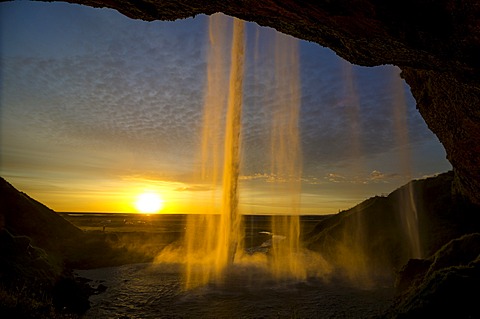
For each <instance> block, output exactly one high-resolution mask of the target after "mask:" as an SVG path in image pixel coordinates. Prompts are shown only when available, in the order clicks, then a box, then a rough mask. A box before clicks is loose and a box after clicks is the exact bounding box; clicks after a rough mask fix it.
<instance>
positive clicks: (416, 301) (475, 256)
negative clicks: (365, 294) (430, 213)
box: [387, 233, 480, 318]
mask: <svg viewBox="0 0 480 319" xmlns="http://www.w3.org/2000/svg"><path fill="white" fill-rule="evenodd" d="M419 265H421V266H420V267H419ZM478 287H480V234H479V233H474V234H468V235H465V236H462V237H460V238H458V239H454V240H452V241H450V242H449V243H448V244H446V245H445V246H443V247H442V248H441V249H440V250H439V251H437V252H436V253H435V254H434V255H433V256H431V257H430V258H427V259H424V260H417V261H414V262H412V261H410V262H409V263H408V264H407V265H405V267H404V268H403V269H402V270H401V272H400V273H399V277H398V279H397V289H398V292H399V296H398V297H397V300H396V302H395V304H394V306H393V307H392V308H391V309H390V310H389V312H388V315H387V317H389V318H427V317H429V318H480V307H479V305H478Z"/></svg>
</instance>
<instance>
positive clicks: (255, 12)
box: [68, 0, 480, 204]
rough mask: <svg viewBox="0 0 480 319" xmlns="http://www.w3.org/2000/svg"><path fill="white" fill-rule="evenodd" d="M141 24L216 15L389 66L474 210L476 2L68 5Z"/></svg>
mask: <svg viewBox="0 0 480 319" xmlns="http://www.w3.org/2000/svg"><path fill="white" fill-rule="evenodd" d="M68 2H72V3H79V4H85V5H89V6H92V7H109V8H113V9H116V10H118V11H119V12H121V13H123V14H125V15H126V16H128V17H130V18H134V19H143V20H148V21H151V20H175V19H182V18H187V17H191V16H195V15H197V14H201V13H205V14H213V13H215V12H223V13H225V14H228V15H231V16H235V17H238V18H241V19H244V20H247V21H254V22H257V23H258V24H260V25H262V26H270V27H273V28H275V29H277V30H278V31H280V32H283V33H287V34H291V35H293V36H295V37H297V38H300V39H304V40H308V41H313V42H317V43H319V44H320V45H322V46H326V47H329V48H331V49H333V50H334V51H335V52H336V53H337V54H339V55H340V56H342V57H343V58H345V59H346V60H348V61H350V62H352V63H355V64H359V65H365V66H374V65H381V64H394V65H397V66H399V67H400V68H401V69H402V70H403V71H404V72H403V76H404V78H405V80H406V82H407V83H408V84H409V85H410V87H411V90H412V93H413V95H414V97H415V98H416V99H417V105H418V109H419V111H420V113H421V115H422V116H423V118H424V119H425V121H426V123H427V125H428V126H429V128H430V129H431V130H432V131H433V132H434V133H435V134H436V135H437V136H438V138H439V139H440V141H441V143H442V144H443V145H444V147H445V149H446V151H447V154H448V159H449V160H450V161H451V163H452V165H453V166H454V171H455V174H456V191H457V192H459V193H461V194H463V195H465V196H467V197H468V198H470V199H471V200H472V201H473V202H475V203H477V204H480V191H478V190H479V189H480V188H479V186H480V169H479V167H480V165H479V158H480V146H479V143H478V142H479V137H480V135H479V133H480V111H479V107H478V102H479V100H480V72H479V71H480V58H478V57H480V22H479V21H480V20H479V18H478V17H480V2H479V1H476V0H389V1H385V0H323V1H315V2H309V1H303V0H276V1H273V0H264V1H253V0H241V1H240V0H235V1H225V0H201V1H200V0H195V1H194V0H162V1H160V0H115V1H113V0H68Z"/></svg>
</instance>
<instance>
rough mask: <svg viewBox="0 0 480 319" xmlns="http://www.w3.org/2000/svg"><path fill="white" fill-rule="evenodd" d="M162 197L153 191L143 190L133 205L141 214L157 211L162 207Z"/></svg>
mask: <svg viewBox="0 0 480 319" xmlns="http://www.w3.org/2000/svg"><path fill="white" fill-rule="evenodd" d="M163 203H164V201H163V199H162V198H161V197H160V195H159V194H157V193H154V192H145V193H142V194H140V195H138V197H137V201H136V202H135V207H136V208H137V210H138V211H139V212H140V213H142V214H154V213H158V212H159V211H160V210H161V209H162V208H163Z"/></svg>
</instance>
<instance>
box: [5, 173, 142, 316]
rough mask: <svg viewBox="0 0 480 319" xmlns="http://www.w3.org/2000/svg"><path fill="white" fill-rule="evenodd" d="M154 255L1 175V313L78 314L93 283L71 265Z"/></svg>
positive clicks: (86, 265) (97, 264) (95, 264)
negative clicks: (92, 227) (81, 222)
mask: <svg viewBox="0 0 480 319" xmlns="http://www.w3.org/2000/svg"><path fill="white" fill-rule="evenodd" d="M146 261H149V259H148V258H146V257H145V256H144V255H143V254H141V253H136V252H131V251H128V250H125V249H116V248H114V247H112V246H111V245H110V243H109V241H108V238H107V235H106V234H103V233H100V234H98V233H94V234H88V233H84V232H83V231H81V230H80V229H79V228H77V227H75V226H73V225H72V224H71V223H70V222H68V221H67V220H65V219H64V218H63V217H61V216H60V215H58V214H57V213H56V212H54V211H53V210H51V209H50V208H48V207H46V206H45V205H43V204H41V203H39V202H38V201H36V200H34V199H32V198H31V197H29V196H28V195H26V194H24V193H22V192H19V191H18V190H16V189H15V188H14V187H13V186H12V185H10V184H9V183H8V182H7V181H5V180H4V179H3V178H0V314H1V315H2V318H4V317H5V318H74V317H75V315H72V313H82V312H84V311H85V310H86V309H87V308H88V307H89V302H88V296H89V294H91V293H92V291H91V288H89V286H88V285H86V284H85V283H83V282H78V280H77V279H75V278H74V277H73V274H72V271H71V268H95V267H102V266H114V265H121V264H125V263H133V262H146Z"/></svg>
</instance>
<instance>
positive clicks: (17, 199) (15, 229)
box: [0, 177, 83, 253]
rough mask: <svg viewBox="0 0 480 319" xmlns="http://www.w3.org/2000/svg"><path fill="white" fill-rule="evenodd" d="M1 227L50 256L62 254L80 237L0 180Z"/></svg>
mask: <svg viewBox="0 0 480 319" xmlns="http://www.w3.org/2000/svg"><path fill="white" fill-rule="evenodd" d="M0 228H5V229H7V230H8V231H9V232H10V233H11V234H12V235H14V236H28V237H29V238H30V239H31V240H32V244H33V245H34V246H37V247H40V248H43V249H45V250H46V251H48V252H51V253H58V252H62V251H64V250H65V249H66V247H70V246H71V245H72V243H78V241H79V240H81V239H82V237H83V232H82V231H81V230H80V229H78V228H77V227H75V226H73V225H72V224H71V223H70V222H68V221H67V220H65V219H64V218H63V217H61V216H59V215H58V214H57V213H56V212H54V211H53V210H51V209H50V208H48V207H47V206H45V205H43V204H42V203H40V202H38V201H36V200H34V199H33V198H31V197H29V196H28V195H27V194H25V193H22V192H19V191H18V190H17V189H15V188H14V187H13V186H12V185H10V184H9V183H8V182H7V181H6V180H5V179H3V178H1V177H0Z"/></svg>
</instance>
